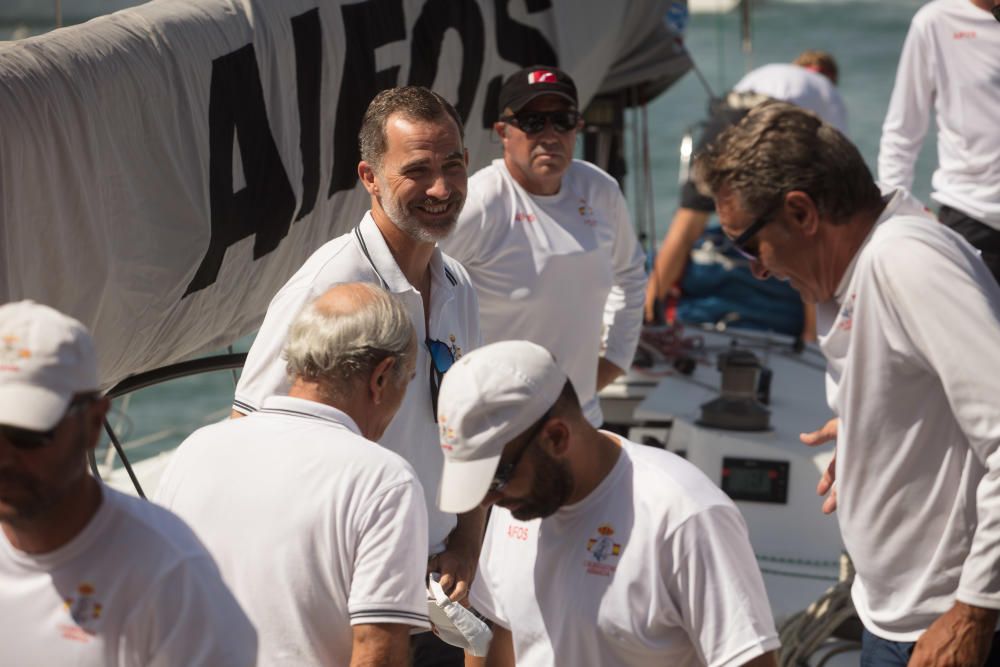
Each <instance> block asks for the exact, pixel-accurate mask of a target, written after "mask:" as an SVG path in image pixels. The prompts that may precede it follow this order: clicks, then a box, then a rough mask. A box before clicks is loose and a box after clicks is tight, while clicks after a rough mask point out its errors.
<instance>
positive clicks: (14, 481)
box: [0, 301, 257, 667]
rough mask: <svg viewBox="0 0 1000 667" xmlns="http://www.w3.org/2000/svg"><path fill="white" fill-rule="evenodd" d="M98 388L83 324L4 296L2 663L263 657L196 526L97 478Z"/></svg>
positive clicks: (0, 364) (103, 408) (217, 661)
mask: <svg viewBox="0 0 1000 667" xmlns="http://www.w3.org/2000/svg"><path fill="white" fill-rule="evenodd" d="M97 388H98V378H97V355H96V353H95V350H94V343H93V340H92V339H91V337H90V334H89V333H88V332H87V330H86V329H85V328H84V326H83V325H82V324H80V322H78V321H76V320H74V319H72V318H70V317H67V316H66V315H63V314H62V313H59V312H58V311H56V310H54V309H52V308H49V307H48V306H43V305H41V304H38V303H34V302H32V301H21V302H18V303H9V304H6V305H4V306H0V528H2V530H0V618H2V619H3V621H2V622H0V656H2V657H0V663H3V664H4V665H19V666H28V665H78V666H80V667H98V666H101V667H105V666H119V667H126V666H134V667H147V666H158V667H188V666H189V665H220V666H221V667H251V666H252V665H254V664H256V656H257V636H256V633H255V632H254V628H253V626H252V625H251V624H250V621H249V619H248V618H247V617H246V615H245V614H244V613H243V611H242V610H241V609H240V606H239V604H238V603H237V602H236V599H235V598H234V597H233V595H232V594H231V593H230V592H229V589H227V588H226V585H225V584H224V583H223V581H222V577H221V576H220V574H219V570H218V568H217V567H216V565H215V563H214V562H213V560H212V557H211V556H210V555H209V554H208V551H206V550H205V547H204V546H202V544H201V543H200V542H199V541H198V539H197V538H196V537H195V535H194V533H193V532H192V531H191V529H190V528H188V527H187V526H186V525H185V524H184V522H183V521H181V520H180V519H179V518H177V517H176V516H174V515H173V514H171V513H170V512H168V511H166V510H164V509H163V508H161V507H157V506H156V505H154V504H152V503H149V502H146V501H145V500H141V499H139V498H134V497H131V496H127V495H124V494H122V493H119V492H118V491H115V490H113V489H111V488H109V487H107V486H105V485H104V484H102V483H101V482H100V481H98V480H97V479H96V478H94V477H92V476H91V475H90V472H89V470H88V468H87V454H88V452H90V451H92V450H93V449H94V447H96V446H97V442H98V439H99V438H100V434H101V426H102V423H103V420H104V416H105V415H106V414H107V411H108V408H109V406H110V403H111V402H110V400H109V399H107V398H105V397H103V396H101V395H100V393H99V392H98V390H97Z"/></svg>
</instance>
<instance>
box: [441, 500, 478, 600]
mask: <svg viewBox="0 0 1000 667" xmlns="http://www.w3.org/2000/svg"><path fill="white" fill-rule="evenodd" d="M485 525H486V509H485V508H483V507H477V508H476V509H474V510H471V511H469V512H466V513H465V514H459V515H458V525H456V526H455V529H454V530H453V531H451V535H449V536H448V546H447V547H446V548H445V550H444V551H442V552H441V553H439V554H438V555H436V556H432V557H431V559H430V560H429V561H427V571H428V572H440V573H441V579H440V582H439V583H440V584H441V588H442V589H444V592H445V593H447V594H448V597H449V598H451V599H452V600H454V601H456V602H460V601H462V600H464V599H465V598H466V597H467V596H468V595H469V588H470V587H471V586H472V579H473V578H474V577H475V576H476V566H478V565H479V549H480V547H481V546H482V544H483V529H484V528H485Z"/></svg>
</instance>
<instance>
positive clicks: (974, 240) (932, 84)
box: [878, 0, 1000, 280]
mask: <svg viewBox="0 0 1000 667" xmlns="http://www.w3.org/2000/svg"><path fill="white" fill-rule="evenodd" d="M992 6H993V3H992V2H989V1H988V0H934V2H930V3H928V4H926V5H924V6H923V7H921V8H920V11H918V12H917V13H916V15H915V16H914V17H913V22H912V23H911V24H910V31H909V32H908V33H907V35H906V42H905V43H904V44H903V52H902V55H900V58H899V69H898V70H897V72H896V85H895V86H894V87H893V89H892V98H891V100H890V101H889V110H888V111H887V112H886V115H885V123H884V124H883V125H882V142H881V144H880V146H879V154H878V177H879V180H880V181H881V182H882V183H885V184H887V185H892V186H897V187H902V188H907V189H909V188H910V187H912V185H913V170H914V166H915V165H916V163H917V156H918V155H919V154H920V147H921V146H922V145H923V142H924V136H925V135H926V134H927V127H928V125H929V124H930V118H931V114H932V113H933V114H934V116H935V118H936V119H937V152H938V168H937V170H936V171H935V172H934V176H933V178H932V180H931V184H932V186H933V188H934V191H933V192H932V194H931V197H932V198H933V199H934V200H935V201H937V202H938V203H940V204H941V209H940V211H939V212H938V217H939V218H940V220H941V222H943V223H944V224H946V225H948V226H949V227H951V228H952V229H954V230H955V231H956V232H958V233H959V234H961V235H962V236H964V237H965V238H966V239H967V240H968V241H969V243H971V244H972V245H973V246H975V247H976V248H978V249H979V250H980V251H981V252H982V253H983V261H984V262H986V266H988V267H989V268H990V271H991V272H992V273H993V277H994V278H996V279H997V280H1000V129H998V128H997V110H998V109H1000V29H998V28H997V24H996V21H995V20H994V19H993V16H991V15H990V9H991V8H992Z"/></svg>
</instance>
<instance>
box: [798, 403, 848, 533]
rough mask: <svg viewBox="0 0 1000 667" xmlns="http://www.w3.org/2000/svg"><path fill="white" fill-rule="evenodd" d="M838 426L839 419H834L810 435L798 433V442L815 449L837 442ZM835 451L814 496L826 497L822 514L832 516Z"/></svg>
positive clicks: (835, 503)
mask: <svg viewBox="0 0 1000 667" xmlns="http://www.w3.org/2000/svg"><path fill="white" fill-rule="evenodd" d="M839 426H840V419H838V418H837V417H834V418H833V419H831V420H830V421H828V422H827V423H825V424H823V426H822V427H821V428H820V429H819V430H818V431H813V432H812V433H800V434H799V440H801V441H802V442H803V443H805V444H807V445H809V446H810V447H816V446H817V445H822V444H824V443H827V442H830V441H831V440H832V441H836V440H837V429H838V427H839ZM836 470H837V450H836V449H834V450H833V458H831V459H830V464H829V465H828V466H827V467H826V470H825V471H824V472H823V474H822V475H821V476H820V478H819V483H818V484H816V495H818V496H826V494H827V493H829V494H830V495H829V496H827V498H826V500H824V501H823V514H832V513H833V512H835V511H836V510H837V489H835V488H833V483H834V481H835V480H836V479H837V472H836Z"/></svg>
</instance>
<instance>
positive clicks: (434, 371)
mask: <svg viewBox="0 0 1000 667" xmlns="http://www.w3.org/2000/svg"><path fill="white" fill-rule="evenodd" d="M424 345H426V346H427V350H428V351H429V352H430V353H431V409H432V410H434V421H437V411H438V394H439V393H440V392H441V379H442V378H443V377H444V374H445V373H447V372H448V369H450V368H451V365H452V364H454V363H455V353H454V352H452V351H451V346H449V345H448V343H445V342H443V341H440V340H433V339H427V340H426V341H425V342H424Z"/></svg>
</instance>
